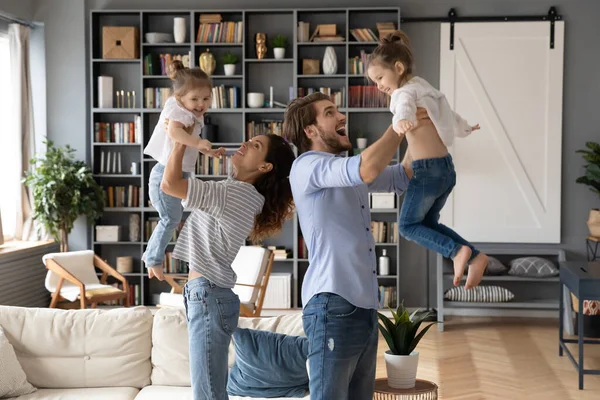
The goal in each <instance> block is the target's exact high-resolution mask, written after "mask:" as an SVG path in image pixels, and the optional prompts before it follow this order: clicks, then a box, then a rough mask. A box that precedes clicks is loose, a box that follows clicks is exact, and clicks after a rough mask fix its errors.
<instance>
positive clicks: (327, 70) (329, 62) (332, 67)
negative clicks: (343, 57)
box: [323, 46, 338, 75]
mask: <svg viewBox="0 0 600 400" xmlns="http://www.w3.org/2000/svg"><path fill="white" fill-rule="evenodd" d="M337 67H338V66H337V56H336V54H335V50H334V48H333V47H331V46H327V47H326V48H325V54H324V55H323V73H324V74H325V75H333V74H335V73H336V72H337Z"/></svg>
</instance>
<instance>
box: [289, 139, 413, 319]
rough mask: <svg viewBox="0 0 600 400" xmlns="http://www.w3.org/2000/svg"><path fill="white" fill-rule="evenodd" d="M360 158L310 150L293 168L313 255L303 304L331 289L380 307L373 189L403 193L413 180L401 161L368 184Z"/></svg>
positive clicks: (300, 213)
mask: <svg viewBox="0 0 600 400" xmlns="http://www.w3.org/2000/svg"><path fill="white" fill-rule="evenodd" d="M360 160H361V156H360V155H356V156H353V157H338V156H336V155H334V154H331V153H325V152H320V151H309V152H306V153H304V154H302V155H300V156H299V157H298V158H297V159H296V160H295V161H294V164H293V166H292V170H291V172H290V183H291V185H292V193H293V195H294V203H295V205H296V209H297V211H298V217H299V218H300V227H301V229H302V234H303V236H304V241H305V242H306V246H307V248H308V255H309V268H308V271H307V272H306V275H305V277H304V282H303V284H302V304H303V305H304V306H305V305H306V304H307V303H308V301H309V300H310V299H311V298H312V297H313V296H314V295H315V294H318V293H323V292H329V293H335V294H337V295H339V296H341V297H343V298H344V299H346V300H347V301H349V302H350V303H352V304H353V305H355V306H357V307H361V308H371V309H377V308H378V307H379V289H378V284H377V268H376V266H377V257H376V255H375V239H374V238H373V234H372V233H371V213H370V211H369V192H396V193H397V194H398V195H400V194H402V192H403V191H405V190H406V188H407V186H408V181H409V179H408V177H407V176H406V173H405V171H404V168H403V167H402V165H401V164H396V165H394V166H389V167H386V168H385V169H384V170H383V171H382V172H381V174H379V176H378V177H377V178H376V179H375V180H374V181H373V182H372V183H370V184H368V185H367V184H364V183H363V181H362V179H361V177H360V170H359V169H360Z"/></svg>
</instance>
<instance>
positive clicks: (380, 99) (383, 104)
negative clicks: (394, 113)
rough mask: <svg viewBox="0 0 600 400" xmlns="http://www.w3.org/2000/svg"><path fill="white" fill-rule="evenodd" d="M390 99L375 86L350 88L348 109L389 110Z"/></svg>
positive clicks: (352, 86)
mask: <svg viewBox="0 0 600 400" xmlns="http://www.w3.org/2000/svg"><path fill="white" fill-rule="evenodd" d="M389 106H390V97H389V96H388V95H387V94H385V93H382V92H380V91H379V90H378V89H377V86H373V85H350V86H348V107H351V108H389Z"/></svg>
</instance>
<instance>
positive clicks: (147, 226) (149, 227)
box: [144, 217, 185, 242]
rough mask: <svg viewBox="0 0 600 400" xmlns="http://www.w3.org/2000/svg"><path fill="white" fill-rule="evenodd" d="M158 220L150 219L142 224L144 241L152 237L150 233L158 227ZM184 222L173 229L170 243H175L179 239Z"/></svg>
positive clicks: (155, 218) (156, 218)
mask: <svg viewBox="0 0 600 400" xmlns="http://www.w3.org/2000/svg"><path fill="white" fill-rule="evenodd" d="M159 220H160V219H159V218H158V217H150V218H148V219H147V220H146V222H145V223H144V239H145V241H146V242H147V241H148V240H150V236H152V232H154V229H156V226H157V225H158V221H159ZM184 222H185V221H181V222H180V223H179V226H178V227H177V229H175V230H174V231H173V236H172V237H171V242H176V241H177V238H178V237H179V232H181V229H182V228H183V224H184Z"/></svg>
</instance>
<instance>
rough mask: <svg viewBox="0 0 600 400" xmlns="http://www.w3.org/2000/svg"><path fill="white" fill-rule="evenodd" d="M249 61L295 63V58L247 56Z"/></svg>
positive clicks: (246, 60)
mask: <svg viewBox="0 0 600 400" xmlns="http://www.w3.org/2000/svg"><path fill="white" fill-rule="evenodd" d="M244 61H245V62H247V63H293V62H294V59H293V58H281V59H277V58H246V59H245V60H244Z"/></svg>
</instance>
